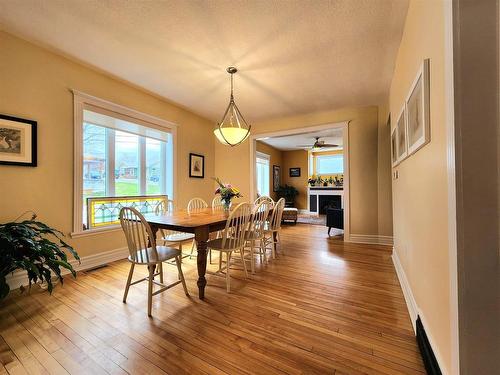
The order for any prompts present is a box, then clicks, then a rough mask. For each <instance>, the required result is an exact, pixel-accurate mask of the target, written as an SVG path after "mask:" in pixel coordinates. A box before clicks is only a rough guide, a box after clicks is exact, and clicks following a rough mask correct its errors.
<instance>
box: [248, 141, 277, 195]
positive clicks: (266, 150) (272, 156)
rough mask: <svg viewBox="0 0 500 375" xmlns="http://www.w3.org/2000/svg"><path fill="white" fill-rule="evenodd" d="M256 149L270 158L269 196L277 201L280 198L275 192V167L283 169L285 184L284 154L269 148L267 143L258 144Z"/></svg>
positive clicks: (258, 142)
mask: <svg viewBox="0 0 500 375" xmlns="http://www.w3.org/2000/svg"><path fill="white" fill-rule="evenodd" d="M255 149H256V150H257V151H259V152H263V153H264V154H267V155H269V156H270V159H269V194H270V195H271V198H273V199H274V200H275V201H276V200H277V199H278V196H277V194H276V193H275V192H274V191H273V165H278V166H280V167H281V182H282V183H283V176H284V172H283V171H284V168H283V153H282V152H281V151H280V150H278V149H276V148H274V147H272V146H269V145H267V144H265V143H262V142H260V141H257V142H256V147H255ZM247 201H252V199H250V200H247Z"/></svg>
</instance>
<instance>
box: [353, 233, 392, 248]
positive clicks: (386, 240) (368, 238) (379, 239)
mask: <svg viewBox="0 0 500 375" xmlns="http://www.w3.org/2000/svg"><path fill="white" fill-rule="evenodd" d="M348 242H355V243H366V244H372V245H389V246H392V245H393V243H394V239H393V237H392V236H380V235H377V234H373V235H371V234H353V233H351V235H350V236H349V240H348Z"/></svg>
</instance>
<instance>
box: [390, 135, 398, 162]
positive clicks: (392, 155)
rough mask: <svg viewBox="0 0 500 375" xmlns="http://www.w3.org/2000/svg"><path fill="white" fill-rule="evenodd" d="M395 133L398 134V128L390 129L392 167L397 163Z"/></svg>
mask: <svg viewBox="0 0 500 375" xmlns="http://www.w3.org/2000/svg"><path fill="white" fill-rule="evenodd" d="M397 134H398V128H397V127H394V129H392V133H391V160H392V167H393V168H394V167H395V166H396V165H398V139H397Z"/></svg>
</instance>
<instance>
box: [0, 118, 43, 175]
mask: <svg viewBox="0 0 500 375" xmlns="http://www.w3.org/2000/svg"><path fill="white" fill-rule="evenodd" d="M0 164H3V165H17V166H24V167H36V166H37V122H36V121H34V120H28V119H24V118H20V117H14V116H8V115H3V114H0Z"/></svg>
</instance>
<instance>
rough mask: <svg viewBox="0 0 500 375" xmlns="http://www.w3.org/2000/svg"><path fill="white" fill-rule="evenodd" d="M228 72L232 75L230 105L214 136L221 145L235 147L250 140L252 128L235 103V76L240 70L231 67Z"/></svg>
mask: <svg viewBox="0 0 500 375" xmlns="http://www.w3.org/2000/svg"><path fill="white" fill-rule="evenodd" d="M226 71H227V72H228V73H229V74H230V75H231V96H230V97H229V104H228V106H227V108H226V111H225V112H224V115H223V116H222V120H221V121H220V122H219V123H218V124H217V128H215V130H214V134H215V136H216V137H217V139H218V140H219V142H220V143H222V144H224V145H227V146H231V147H233V146H237V145H239V144H240V143H242V142H243V141H244V140H245V139H247V138H248V136H249V135H250V128H251V126H250V125H248V124H247V122H246V121H245V118H244V117H243V115H242V114H241V112H240V110H239V109H238V106H237V105H236V103H235V102H234V95H233V74H235V73H236V72H237V71H238V69H236V68H235V67H234V66H230V67H229V68H227V69H226Z"/></svg>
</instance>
